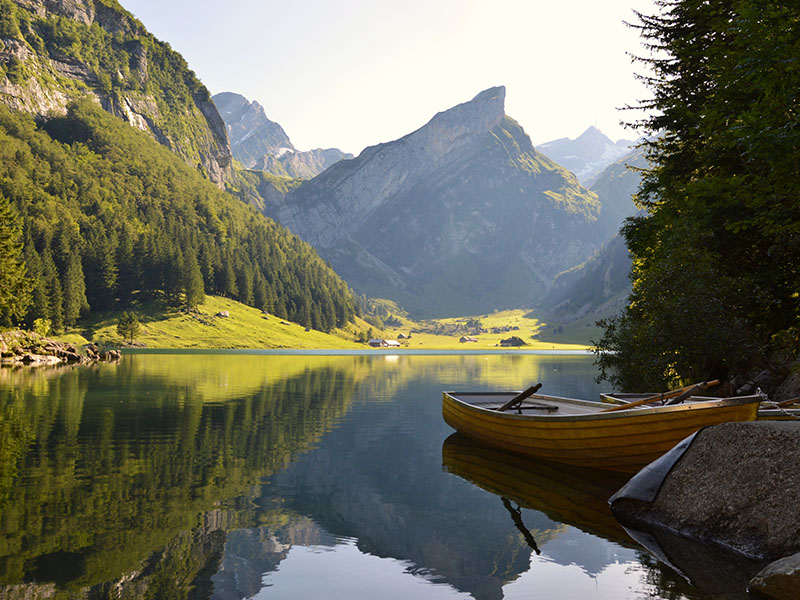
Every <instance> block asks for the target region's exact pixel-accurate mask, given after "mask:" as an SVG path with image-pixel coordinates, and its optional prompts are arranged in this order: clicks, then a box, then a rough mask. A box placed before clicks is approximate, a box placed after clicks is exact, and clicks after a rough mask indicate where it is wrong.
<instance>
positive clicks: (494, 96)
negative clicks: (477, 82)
mask: <svg viewBox="0 0 800 600" xmlns="http://www.w3.org/2000/svg"><path fill="white" fill-rule="evenodd" d="M505 100H506V86H504V85H498V86H495V87H490V88H489V89H488V90H483V91H482V92H481V93H480V94H478V95H477V96H475V97H474V98H473V99H472V102H487V101H488V102H497V101H499V102H500V105H501V106H503V107H504V106H505Z"/></svg>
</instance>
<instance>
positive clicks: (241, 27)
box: [121, 0, 655, 154]
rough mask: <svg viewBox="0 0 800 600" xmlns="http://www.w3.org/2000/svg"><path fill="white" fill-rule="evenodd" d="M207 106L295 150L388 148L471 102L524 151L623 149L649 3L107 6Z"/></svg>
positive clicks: (155, 0)
mask: <svg viewBox="0 0 800 600" xmlns="http://www.w3.org/2000/svg"><path fill="white" fill-rule="evenodd" d="M121 3H122V5H123V6H124V7H125V8H126V9H127V10H128V11H130V12H131V13H133V14H134V15H135V16H136V17H137V18H138V19H139V20H140V21H142V23H143V24H144V25H145V27H147V29H148V30H149V31H150V32H151V33H153V34H154V35H155V36H156V37H157V38H159V39H161V40H163V41H166V42H169V44H170V45H171V46H172V48H173V49H175V50H177V51H178V52H180V53H181V54H182V55H183V56H184V58H185V59H186V60H187V62H188V63H189V66H190V67H191V68H192V69H193V70H194V72H195V73H196V74H197V76H198V77H199V78H200V80H201V81H202V82H203V83H204V84H205V85H206V87H208V88H209V90H210V91H211V93H212V94H216V93H218V92H224V91H229V92H237V93H239V94H242V95H243V96H245V97H247V98H248V100H251V101H253V100H255V101H257V102H258V103H259V104H261V105H262V106H263V107H264V109H265V111H266V114H267V116H268V117H269V118H270V119H271V120H273V121H276V122H277V123H279V124H280V125H281V126H282V127H283V129H284V130H285V131H286V133H287V134H288V135H289V138H290V139H291V140H292V143H293V144H294V146H295V147H296V148H298V149H299V150H310V149H313V148H340V149H341V150H344V151H345V152H351V153H353V154H359V153H360V152H361V150H362V149H363V148H365V147H366V146H371V145H374V144H378V143H381V142H388V141H392V140H395V139H398V138H400V137H402V136H404V135H406V134H408V133H410V132H412V131H414V130H416V129H418V128H420V127H422V126H423V125H424V124H425V123H427V122H428V121H429V120H430V119H431V118H432V117H433V116H434V115H435V114H436V113H438V112H440V111H443V110H447V109H448V108H451V107H453V106H455V105H457V104H460V103H462V102H466V101H468V100H470V99H472V98H473V97H474V96H476V95H477V94H478V93H480V92H481V91H483V90H485V89H487V88H490V87H493V86H496V85H504V86H505V87H506V114H508V115H509V116H511V117H512V118H514V119H516V120H517V121H518V122H519V123H520V125H522V127H523V128H524V129H525V131H526V132H527V133H528V135H529V136H530V137H531V139H532V140H533V142H534V144H539V143H542V142H547V141H550V140H553V139H557V138H562V137H569V138H573V139H574V138H576V137H578V136H579V135H580V134H581V133H582V132H583V131H585V130H586V129H587V128H588V127H589V126H591V125H594V126H596V127H598V128H599V129H600V130H601V131H602V132H603V133H605V134H606V135H608V136H609V137H610V138H611V139H612V140H615V141H616V140H617V139H620V138H625V139H635V138H636V137H638V135H637V133H636V132H635V131H632V130H630V129H624V128H623V127H622V126H621V125H620V121H628V120H631V119H632V118H634V117H636V116H637V115H636V114H634V113H631V112H627V111H619V110H618V108H620V107H622V106H625V105H636V104H637V103H638V101H640V100H642V99H644V98H647V97H648V95H649V94H648V91H647V89H646V88H645V87H644V86H643V85H642V84H641V83H640V82H639V81H637V80H636V78H635V76H634V75H635V74H636V73H642V72H643V67H642V66H641V65H640V64H633V63H632V61H631V56H630V55H631V54H635V55H642V54H643V53H644V50H643V48H642V45H641V42H640V39H639V37H638V33H637V32H636V30H635V29H632V28H629V27H626V26H625V25H624V23H623V21H629V22H631V21H634V22H635V16H634V13H633V9H636V10H638V11H640V12H643V13H646V14H654V13H655V9H654V8H653V4H652V0H557V1H553V0H546V1H545V0H395V1H392V2H390V1H388V0H337V1H332V0H277V1H276V0H226V1H225V2H219V1H217V2H208V1H206V0H167V1H165V0H121Z"/></svg>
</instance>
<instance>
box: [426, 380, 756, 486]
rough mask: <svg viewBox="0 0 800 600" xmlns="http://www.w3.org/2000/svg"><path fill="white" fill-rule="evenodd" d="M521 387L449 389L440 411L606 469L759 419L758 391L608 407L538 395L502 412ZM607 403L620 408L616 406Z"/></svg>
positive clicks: (525, 445)
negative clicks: (709, 429) (713, 428)
mask: <svg viewBox="0 0 800 600" xmlns="http://www.w3.org/2000/svg"><path fill="white" fill-rule="evenodd" d="M517 395H518V392H444V393H443V395H442V416H443V417H444V420H445V422H446V423H447V424H448V425H450V427H452V428H453V429H455V430H456V431H458V432H459V433H461V434H462V435H465V436H467V437H469V438H471V439H473V440H477V441H479V442H482V443H484V444H489V445H491V446H495V447H497V448H502V449H504V450H509V451H511V452H514V453H516V454H523V455H526V456H532V457H535V458H540V459H543V460H547V461H551V462H558V463H566V464H570V465H576V466H582V467H589V468H593V469H604V470H608V471H623V472H629V473H632V472H636V471H638V470H639V469H641V468H642V467H643V466H645V465H646V464H648V463H650V462H652V461H654V460H655V459H656V458H658V457H659V456H661V455H662V454H664V453H665V452H666V451H667V450H670V449H671V448H672V447H673V446H674V445H675V444H677V443H678V442H680V441H681V440H682V439H684V438H686V437H688V436H689V435H691V434H692V433H694V432H695V431H697V430H698V429H701V428H703V427H706V426H708V425H717V424H719V423H725V422H728V421H752V420H754V419H755V418H756V412H757V411H758V404H759V402H760V400H761V396H758V395H754V396H740V397H737V398H703V397H696V396H693V397H691V398H688V399H687V400H686V401H685V402H683V403H682V404H675V405H667V406H655V407H654V406H647V405H644V406H638V407H631V408H621V407H609V405H608V404H604V403H602V402H593V401H590V400H576V399H573V398H559V397H557V396H546V395H542V394H533V395H531V396H529V397H528V398H527V399H525V400H523V401H522V402H521V403H520V404H519V405H518V407H515V412H505V411H500V410H498V409H499V408H500V407H503V406H504V405H506V404H507V403H508V401H509V400H511V399H512V398H514V397H515V396H517ZM609 408H612V409H614V408H616V409H617V410H613V412H607V411H609Z"/></svg>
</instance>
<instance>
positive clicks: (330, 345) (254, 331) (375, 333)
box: [58, 296, 589, 350]
mask: <svg viewBox="0 0 800 600" xmlns="http://www.w3.org/2000/svg"><path fill="white" fill-rule="evenodd" d="M223 311H227V312H228V314H229V315H230V316H228V317H223V316H219V313H222V312H223ZM135 312H136V314H137V316H138V318H139V321H140V324H141V328H140V331H139V334H138V335H137V336H136V339H135V343H134V346H135V347H146V348H163V349H170V348H175V349H186V348H196V349H228V348H241V349H259V348H286V349H289V348H292V349H314V350H337V349H341V350H358V349H362V350H363V349H368V348H369V346H367V345H366V344H363V343H359V342H356V341H355V340H356V338H358V337H359V335H361V336H362V337H363V336H366V335H367V334H368V333H369V334H371V336H372V337H376V338H386V339H398V338H399V337H400V334H401V333H403V334H406V335H408V334H409V333H411V332H413V333H412V334H411V338H410V339H408V340H402V339H401V340H400V341H401V344H402V347H404V348H408V349H415V350H425V349H431V350H433V349H453V350H486V349H495V348H498V347H499V346H500V340H501V339H504V338H508V337H510V336H512V335H515V336H518V337H520V338H522V339H523V340H524V341H525V342H526V345H525V346H522V347H520V349H521V350H550V349H557V350H585V349H586V348H587V345H588V343H589V338H588V336H587V333H588V330H585V331H584V330H581V329H580V327H578V326H575V327H573V326H570V327H571V329H565V331H564V332H563V333H559V334H544V335H543V331H547V330H546V329H543V323H541V322H540V321H538V320H537V319H535V318H532V317H531V316H529V314H528V311H526V310H523V309H519V310H507V311H502V312H495V313H492V314H487V315H478V316H476V317H458V318H448V319H435V320H429V321H419V322H418V321H413V320H411V319H409V318H408V317H407V316H406V315H404V314H403V313H401V312H400V311H397V312H395V313H394V318H395V319H397V320H399V322H400V323H401V324H400V325H399V326H391V327H390V326H385V327H384V328H383V329H382V330H381V329H379V328H377V327H375V326H374V325H371V324H370V323H367V322H366V321H363V320H361V319H356V322H355V323H351V324H348V325H347V326H346V327H345V328H344V329H341V330H335V331H333V332H332V333H331V334H327V333H323V332H320V331H315V330H313V329H312V330H306V328H305V327H303V326H301V325H298V324H297V323H290V322H288V321H287V320H285V319H280V318H278V317H275V316H274V315H265V314H263V313H262V312H261V311H260V310H258V309H256V308H253V307H250V306H246V305H244V304H241V303H239V302H236V301H234V300H230V299H228V298H222V297H219V296H206V300H205V302H204V303H203V304H202V305H200V306H199V307H197V308H196V309H194V310H191V311H185V310H181V309H175V308H172V309H165V308H164V306H163V305H161V304H158V303H155V302H152V303H146V304H142V305H139V306H137V307H136V309H135ZM119 314H120V313H119V312H109V313H105V314H101V315H98V316H97V317H96V318H94V319H92V320H91V321H90V322H88V323H84V324H83V325H82V326H81V327H80V328H79V329H77V330H72V331H69V332H67V333H66V334H64V335H60V336H58V337H59V339H61V340H64V341H69V342H72V343H74V344H78V345H81V344H86V343H88V342H94V343H97V344H103V345H107V346H120V345H122V346H124V345H125V344H124V341H123V340H122V338H121V337H120V336H119V335H118V334H117V320H118V318H119ZM470 318H472V319H478V320H479V321H480V322H481V325H482V327H483V328H484V329H487V330H488V331H489V332H488V333H480V334H477V335H474V336H473V337H476V338H477V340H478V341H477V342H467V343H462V342H459V338H460V337H461V336H462V335H464V334H463V333H452V332H453V331H454V330H456V329H459V327H458V324H459V323H465V322H466V321H467V320H469V319H470ZM493 328H500V329H503V331H500V332H498V333H491V330H492V329H493ZM584 329H585V328H584ZM437 332H438V333H437ZM443 332H447V333H445V334H443Z"/></svg>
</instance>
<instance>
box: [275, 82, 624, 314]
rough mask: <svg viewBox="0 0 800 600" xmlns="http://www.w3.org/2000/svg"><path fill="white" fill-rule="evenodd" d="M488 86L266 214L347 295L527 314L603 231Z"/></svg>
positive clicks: (586, 201)
mask: <svg viewBox="0 0 800 600" xmlns="http://www.w3.org/2000/svg"><path fill="white" fill-rule="evenodd" d="M504 105H505V89H504V88H503V87H496V88H491V89H489V90H486V91H484V92H482V93H480V94H478V95H477V96H476V97H475V98H474V99H473V100H471V101H470V102H465V103H464V104H461V105H458V106H456V107H454V108H452V109H450V110H447V111H444V112H442V113H439V114H437V115H436V116H435V117H433V119H431V121H430V122H429V123H428V124H427V125H425V126H424V127H422V128H421V129H419V130H417V131H415V132H413V133H411V134H409V135H407V136H405V137H403V138H401V139H399V140H397V141H394V142H390V143H386V144H380V145H378V146H373V147H370V148H367V149H366V150H364V152H362V154H361V155H360V156H359V157H358V158H356V159H354V160H349V161H342V162H339V163H337V164H335V165H333V166H332V167H330V168H329V169H328V170H326V171H325V172H324V173H322V174H321V175H319V176H317V177H316V178H314V179H312V180H311V181H309V182H307V183H305V184H303V185H301V186H300V187H299V188H297V189H296V190H294V191H293V192H291V193H290V194H288V195H287V196H286V198H285V199H284V200H283V201H281V202H279V203H277V204H274V205H271V206H268V207H267V209H266V210H267V212H268V213H270V214H271V215H274V216H275V217H276V218H277V219H279V220H280V221H281V223H283V224H284V225H286V226H287V227H289V228H290V229H292V230H293V231H294V232H295V233H297V234H298V235H300V237H302V238H303V239H305V240H306V241H308V242H310V243H311V244H312V245H313V246H315V247H316V248H317V249H318V251H319V252H320V253H321V254H322V255H323V256H324V257H325V258H327V259H328V260H329V261H330V262H331V263H332V265H333V266H334V268H335V269H336V270H337V272H338V273H340V274H341V275H342V276H343V277H344V278H345V279H346V280H347V281H348V283H350V284H351V285H352V286H354V287H355V289H356V290H357V291H359V292H362V293H367V294H369V295H372V296H377V297H385V298H392V299H395V300H397V301H398V302H399V303H400V304H401V305H403V306H404V307H406V308H407V309H408V310H410V311H412V312H414V313H416V314H418V315H423V316H424V315H443V314H450V315H453V314H476V313H480V312H485V311H488V310H492V309H494V308H505V307H518V306H530V305H532V304H534V303H535V302H536V301H537V300H538V299H539V298H541V297H542V296H543V295H544V294H545V293H546V292H547V290H548V289H549V287H550V285H551V282H552V280H553V278H554V277H555V275H556V274H557V273H559V272H561V271H563V270H565V269H567V268H569V267H571V266H573V265H575V264H578V263H580V262H583V261H584V260H585V259H586V258H588V257H589V256H590V255H591V254H592V253H593V252H594V251H595V250H597V249H598V248H599V247H600V245H601V244H602V243H603V242H604V241H605V240H606V239H608V238H610V237H611V235H612V233H611V232H607V231H603V230H602V227H601V226H600V225H599V220H598V215H599V214H600V212H601V206H600V203H599V202H598V201H597V198H596V196H595V195H594V194H592V193H591V192H589V191H588V190H586V189H584V188H583V187H581V186H580V184H579V183H578V182H577V180H576V179H575V177H574V176H573V175H572V174H571V173H569V172H567V171H566V170H565V169H563V168H562V167H560V166H558V165H557V164H555V163H553V162H552V161H551V160H549V159H548V158H546V157H545V156H543V155H542V154H540V153H539V152H537V151H536V150H535V149H534V148H533V145H532V144H531V141H530V138H529V137H528V136H527V135H526V134H525V132H524V131H523V130H522V128H521V127H520V126H519V125H518V124H517V123H516V122H515V121H514V120H513V119H511V118H509V117H507V116H506V115H505V107H504Z"/></svg>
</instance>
